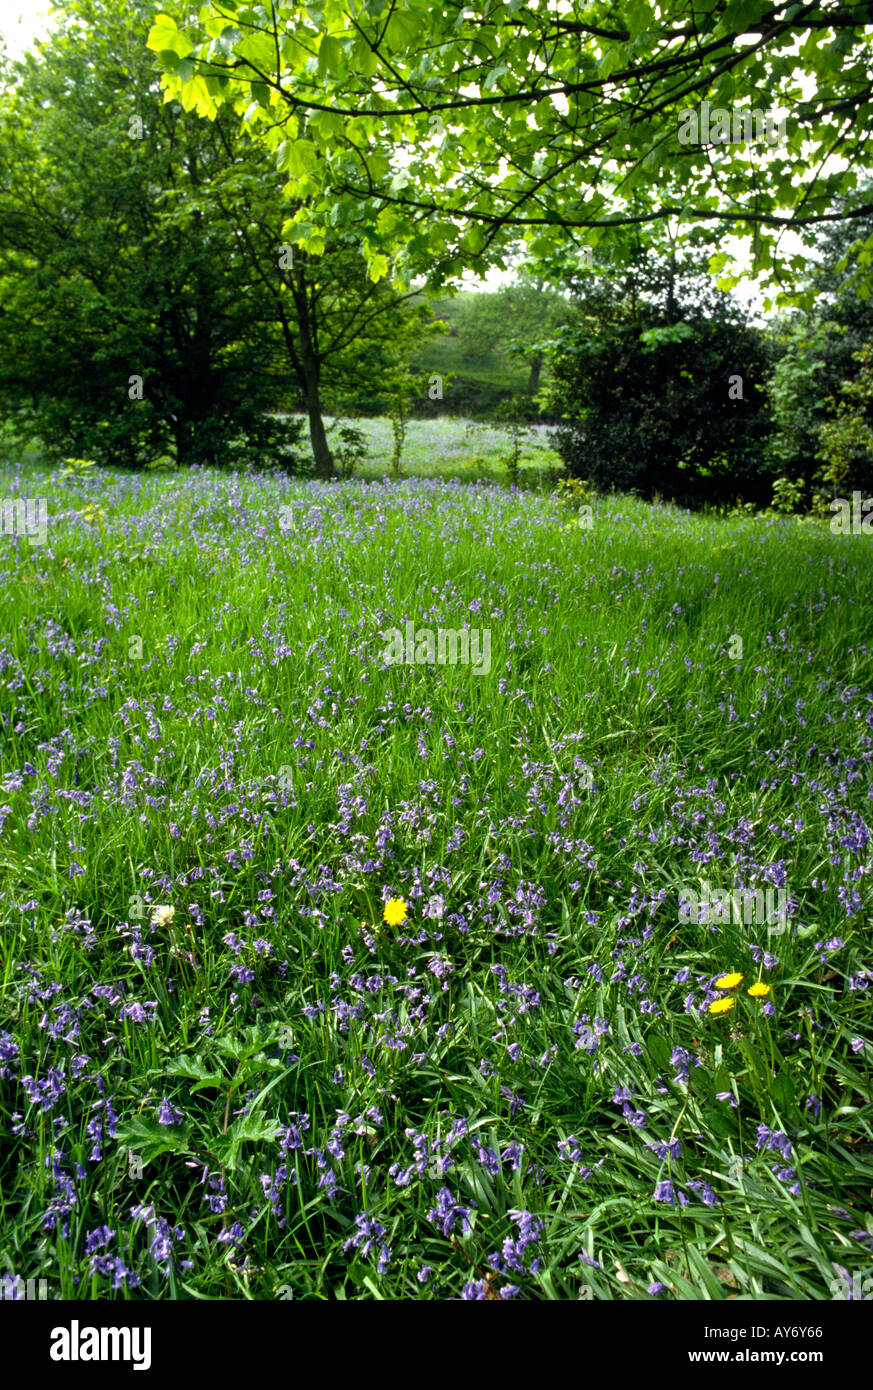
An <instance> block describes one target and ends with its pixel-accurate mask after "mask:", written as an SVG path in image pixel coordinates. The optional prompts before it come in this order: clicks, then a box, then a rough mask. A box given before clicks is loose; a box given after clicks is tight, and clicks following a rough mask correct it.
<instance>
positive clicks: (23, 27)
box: [0, 0, 50, 56]
mask: <svg viewBox="0 0 873 1390" xmlns="http://www.w3.org/2000/svg"><path fill="white" fill-rule="evenodd" d="M49 8H50V7H49V5H48V4H47V3H43V0H0V35H2V37H3V40H4V42H5V45H6V49H7V51H8V52H9V53H11V54H13V55H14V56H17V55H18V54H20V53H23V52H24V50H25V49H26V48H28V47H29V46H30V44H31V43H32V42H33V40H34V39H36V38H40V37H41V36H42V34H43V33H44V32H45V29H46V16H47V14H48V11H49Z"/></svg>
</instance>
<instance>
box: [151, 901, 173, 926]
mask: <svg viewBox="0 0 873 1390" xmlns="http://www.w3.org/2000/svg"><path fill="white" fill-rule="evenodd" d="M175 915H176V909H175V908H174V907H168V906H166V905H164V906H163V907H156V908H155V909H154V911H153V912H152V926H153V927H166V926H169V924H170V922H172V920H173V918H174V917H175Z"/></svg>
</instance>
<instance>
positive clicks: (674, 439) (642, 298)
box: [547, 257, 770, 505]
mask: <svg viewBox="0 0 873 1390" xmlns="http://www.w3.org/2000/svg"><path fill="white" fill-rule="evenodd" d="M571 283H572V285H573V288H574V289H575V290H576V296H575V302H576V305H577V311H576V319H575V323H573V324H572V325H571V326H569V327H566V328H559V329H558V330H557V332H556V334H555V344H554V347H553V349H552V355H551V367H552V372H553V378H554V384H553V385H552V386H551V387H550V389H549V391H548V392H547V399H548V402H549V405H550V408H551V409H553V410H554V411H556V412H557V413H559V414H560V416H561V418H562V420H563V424H562V427H561V429H560V431H559V433H558V446H559V448H560V451H561V455H562V457H563V459H564V461H565V463H566V466H567V469H568V471H569V472H570V473H571V474H572V475H573V476H577V477H583V478H587V479H590V481H591V482H592V483H593V484H594V486H595V487H596V488H597V489H598V490H600V491H609V490H610V489H611V488H615V489H618V490H619V491H636V492H639V493H640V494H641V495H642V496H645V497H647V498H652V497H654V496H655V494H656V493H657V494H659V495H661V496H665V497H667V498H670V499H672V500H675V501H680V502H683V503H684V504H686V505H699V504H700V503H702V502H704V501H718V500H721V501H726V500H728V498H730V497H732V496H734V495H735V494H736V493H737V492H738V491H740V492H742V493H743V495H744V496H746V497H748V498H749V499H750V500H753V501H760V502H763V501H765V500H766V499H768V498H769V496H770V482H769V477H768V475H767V473H766V460H765V456H764V445H765V441H766V437H767V429H768V417H767V411H766V401H765V398H764V395H763V390H762V386H763V383H764V382H765V381H766V377H767V373H768V369H769V361H770V354H769V351H768V347H767V343H766V341H765V339H764V337H763V335H762V334H761V332H760V331H758V330H756V329H754V328H752V327H751V326H749V325H747V324H746V323H745V322H744V321H743V319H742V317H741V315H739V313H738V312H737V311H736V309H735V308H733V307H732V306H730V305H729V304H727V303H726V302H724V301H723V300H719V299H717V298H716V299H715V300H713V297H712V294H711V291H709V290H707V289H706V288H705V287H704V288H702V289H701V288H700V286H701V284H702V282H701V280H700V274H699V269H698V268H697V267H696V265H695V262H694V260H693V259H692V260H690V261H689V262H688V263H687V266H686V267H683V264H682V263H680V262H679V261H678V260H677V259H676V258H675V257H673V258H671V259H668V260H667V261H666V262H654V263H641V264H640V265H639V268H638V270H637V271H636V273H635V275H634V276H633V277H632V278H630V280H626V281H625V283H624V284H622V283H621V282H611V281H606V280H603V281H601V282H600V283H599V284H597V286H596V287H595V288H594V289H593V290H588V289H587V288H586V287H584V286H582V285H581V284H577V283H576V282H575V281H571ZM740 392H741V394H739V393H740Z"/></svg>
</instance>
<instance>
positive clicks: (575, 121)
mask: <svg viewBox="0 0 873 1390" xmlns="http://www.w3.org/2000/svg"><path fill="white" fill-rule="evenodd" d="M771 10H772V7H771V6H768V5H767V4H766V3H764V0H760V3H758V2H757V0H750V3H748V4H745V3H744V4H739V3H732V4H728V5H726V6H719V7H716V6H711V5H706V6H704V7H703V10H702V12H701V11H700V10H699V9H698V10H697V11H696V12H695V14H694V18H693V22H692V29H691V30H689V27H688V26H689V14H688V7H687V5H686V4H685V3H684V0H669V3H665V4H662V5H660V6H658V7H657V10H656V9H655V8H654V7H652V6H650V5H642V4H639V5H637V4H634V5H631V6H624V7H618V8H616V7H615V6H610V5H597V6H595V7H594V9H593V10H592V9H591V7H590V6H587V5H585V6H582V5H573V6H571V7H570V9H568V11H567V13H566V15H564V16H562V17H561V18H559V19H558V20H555V18H554V16H553V14H552V12H551V10H550V9H549V7H540V6H535V5H529V6H519V5H515V4H513V5H511V6H510V13H511V19H510V20H509V22H507V9H506V6H502V5H498V6H496V7H494V6H491V5H484V4H481V3H477V4H472V5H469V6H467V7H466V8H465V9H464V10H463V11H458V10H457V9H456V8H455V7H453V6H422V4H421V3H420V0H372V3H368V4H367V5H366V6H364V7H359V6H347V5H341V4H337V5H333V6H329V7H328V9H327V10H322V9H321V8H320V7H316V8H313V7H312V6H310V5H306V4H301V3H295V0H276V3H275V4H273V5H271V6H270V7H257V6H254V7H247V8H246V11H245V15H246V18H245V23H243V24H241V23H238V16H237V15H236V13H235V10H234V7H231V8H230V9H229V10H227V11H223V10H221V9H219V11H218V12H217V13H216V12H215V11H213V10H204V11H203V12H202V18H201V20H200V23H199V24H196V23H189V24H186V25H185V30H184V34H182V33H181V32H180V31H178V30H177V29H176V26H175V25H174V24H173V23H172V22H171V21H166V20H164V19H161V20H159V21H158V22H157V23H156V24H155V26H154V28H153V30H152V33H151V35H150V37H149V43H150V45H151V47H152V48H153V50H154V51H155V52H156V53H157V54H158V58H159V61H160V63H161V66H162V67H163V69H164V83H165V85H166V88H167V90H168V91H169V92H170V94H171V95H172V96H173V97H175V98H177V99H179V100H181V101H182V102H183V103H185V104H186V105H187V107H189V108H190V109H193V110H196V111H199V112H200V113H202V114H203V115H206V116H213V115H214V114H215V111H216V108H217V106H218V105H220V104H235V106H236V107H237V109H238V110H240V111H242V112H244V113H245V119H246V120H247V122H248V123H249V124H250V126H251V128H252V130H253V132H255V134H256V136H257V138H258V139H259V140H261V141H262V143H263V144H264V146H265V148H266V149H267V150H268V151H269V152H270V154H271V155H272V157H273V158H274V159H275V160H276V163H277V167H278V168H280V169H281V170H282V171H283V173H284V174H286V175H287V177H288V188H289V192H290V193H291V194H292V195H293V196H297V197H300V198H301V199H303V200H305V201H306V202H307V205H308V208H309V213H308V216H307V228H306V230H305V234H304V237H305V239H304V242H303V243H302V244H308V245H310V246H313V247H314V246H317V245H319V244H320V242H321V241H322V240H323V237H324V235H325V230H326V228H328V227H329V226H334V225H336V222H337V220H338V219H339V220H345V221H351V220H352V219H353V218H354V216H355V215H356V214H359V215H361V216H362V218H363V220H364V223H365V225H366V227H367V234H366V238H365V239H364V242H363V251H364V255H365V257H366V259H367V262H368V265H369V273H370V275H371V276H372V277H373V279H374V280H377V279H379V278H380V277H383V276H392V277H397V278H399V279H401V280H403V279H407V278H408V277H409V275H411V274H414V273H416V271H418V272H420V273H422V274H425V275H426V276H427V277H428V279H429V281H430V282H431V283H432V284H434V285H438V284H446V283H450V282H452V281H453V280H455V279H456V278H457V276H458V275H459V273H460V272H461V271H462V270H463V269H464V268H465V267H466V266H469V265H471V264H473V263H475V264H477V266H478V268H480V269H482V270H484V269H486V268H488V267H490V266H498V265H502V264H503V263H504V257H505V255H506V252H507V247H508V245H509V244H510V243H512V242H513V241H516V240H518V239H519V238H520V237H523V239H524V241H525V244H526V249H527V253H528V255H529V256H531V257H544V256H548V255H550V254H552V253H553V252H556V251H560V250H561V249H562V247H563V246H564V245H565V243H566V241H567V238H568V234H569V236H571V237H572V238H573V239H574V240H575V241H576V242H577V244H579V243H584V244H585V245H586V246H587V247H588V248H590V249H592V250H593V251H595V252H596V251H598V250H600V248H601V247H602V245H603V244H604V243H609V245H610V247H613V245H614V247H615V253H616V258H617V260H618V259H620V258H621V257H622V256H624V255H625V253H626V252H627V249H628V247H627V242H626V240H625V238H624V237H623V232H624V230H625V229H626V228H627V227H628V226H629V225H634V226H636V227H637V228H650V229H657V228H659V227H664V226H667V225H669V224H670V223H671V222H672V223H675V224H677V225H678V226H679V227H680V229H681V231H682V233H685V232H686V231H688V230H689V229H693V228H700V227H707V228H709V229H710V230H715V231H719V230H729V231H730V232H731V233H732V234H739V235H741V236H743V237H745V238H747V239H748V241H749V243H750V245H751V249H752V252H753V256H754V270H755V272H756V273H758V274H761V275H763V276H767V275H770V276H771V277H772V278H773V279H774V280H775V281H777V283H778V284H779V285H780V286H781V285H786V284H787V285H788V287H789V288H790V280H791V277H792V276H794V275H798V274H802V273H803V271H804V269H805V264H806V261H805V257H804V255H803V254H802V252H796V251H792V250H786V249H785V238H784V232H785V226H786V225H789V226H790V225H792V224H795V225H796V226H797V229H798V230H799V231H800V232H801V234H803V235H806V236H807V237H809V235H810V229H812V228H814V226H815V225H816V222H817V219H821V218H825V217H828V216H829V215H830V211H831V208H832V207H833V205H834V203H835V201H836V199H837V197H838V196H839V195H840V194H844V193H845V192H846V191H847V189H851V188H852V187H853V186H854V184H855V182H856V180H857V176H856V174H855V172H854V171H855V170H856V169H857V168H862V167H864V165H865V161H866V158H867V144H868V139H869V135H868V120H867V117H868V114H869V111H868V106H869V81H868V69H869V63H870V56H871V34H870V30H869V26H868V25H867V24H866V22H865V17H866V11H865V10H864V8H863V7H859V8H858V10H857V11H852V10H851V7H850V11H849V13H851V14H853V15H856V16H857V22H855V21H854V19H853V20H851V21H850V20H849V19H848V14H844V12H843V11H837V10H835V11H834V15H835V16H836V15H837V14H839V19H836V18H835V20H834V22H835V23H839V24H840V28H839V29H838V31H837V33H836V36H835V35H834V32H833V29H832V27H831V26H830V25H829V24H828V23H827V22H826V21H822V20H820V19H819V18H817V17H816V16H815V15H814V16H813V17H812V18H811V19H810V16H809V11H808V8H807V7H805V6H803V5H796V6H794V5H793V6H789V7H788V8H785V7H782V8H781V9H778V10H775V11H773V12H772V13H770V11H771ZM765 14H766V16H767V20H766V23H764V25H763V28H762V16H764V15H765ZM326 16H329V18H326ZM274 26H275V32H278V33H279V34H284V35H286V36H287V41H285V42H276V40H275V37H274ZM690 33H693V34H694V35H695V38H694V41H690V39H689V34H690ZM292 35H293V41H292V40H291V36H292ZM191 44H193V48H192V47H190V45H191ZM316 53H317V60H315V61H314V58H315V55H316ZM786 53H791V54H792V55H793V57H792V60H791V61H790V62H789V61H788V60H787V59H786V57H785V55H786ZM183 54H184V56H182V55H183ZM386 73H390V74H391V78H390V84H391V85H390V88H388V87H386V79H385V78H384V74H386ZM377 74H379V75H380V76H379V85H378V91H376V90H374V78H376V75H377ZM799 84H800V87H805V88H808V93H807V95H806V96H805V97H804V98H803V99H802V100H800V99H799V98H798V90H799ZM545 93H548V97H546V96H545ZM437 97H438V105H439V111H438V112H437V111H434V110H433V109H432V108H433V106H434V104H436V98H437ZM704 100H705V101H707V102H709V104H710V105H711V106H712V107H713V108H714V109H717V110H726V111H727V112H728V113H732V112H734V113H736V115H737V116H739V117H741V116H742V115H743V113H746V115H750V113H751V111H752V110H753V109H759V110H762V111H764V112H766V113H768V114H771V113H772V115H773V117H774V120H776V119H777V118H778V117H779V116H781V114H782V113H783V112H787V113H788V114H787V116H786V118H785V120H784V122H783V124H782V126H781V127H777V128H776V129H774V130H772V131H771V130H767V129H766V128H765V130H764V131H763V132H761V131H758V129H757V127H754V128H750V130H749V131H748V133H745V131H744V129H743V128H741V129H740V131H739V133H738V134H737V138H736V140H734V139H733V135H734V130H733V127H732V128H731V138H730V139H729V140H727V141H724V140H721V139H720V137H718V136H713V137H712V138H710V137H709V136H708V135H707V134H706V133H704V131H703V130H702V129H700V128H698V131H697V134H696V135H695V136H694V138H692V139H690V141H689V140H686V139H685V138H684V136H683V133H682V132H683V130H684V131H685V132H686V133H688V123H687V121H686V119H685V117H686V114H690V110H691V108H695V113H696V109H697V108H698V107H699V103H700V102H702V101H704ZM350 112H352V113H354V114H351V115H350V114H349V113H350ZM628 113H633V115H632V119H631V118H630V116H629V114H628ZM729 123H730V118H729ZM753 124H754V123H753ZM340 132H342V135H343V137H344V138H343V140H338V138H337V137H338V134H339V133H340ZM401 152H402V155H401ZM483 170H487V177H483V172H482V171H483ZM568 173H569V176H568ZM338 198H341V200H342V202H343V204H344V206H343V207H342V208H341V209H340V212H339V214H338V212H337V202H338ZM350 202H351V203H354V205H355V209H354V210H353V209H352V207H350V206H349V204H350ZM629 203H630V204H633V205H634V206H633V209H632V211H631V212H630V213H629V211H628V204H629ZM744 214H746V216H744ZM629 219H630V220H629ZM715 269H716V273H719V274H720V275H721V280H722V283H723V284H724V285H725V286H726V287H727V286H729V285H730V284H731V283H735V282H736V274H735V272H734V270H733V268H732V267H731V266H730V265H729V264H728V257H727V253H725V252H722V253H720V258H719V264H718V265H717V267H715ZM868 273H869V269H868Z"/></svg>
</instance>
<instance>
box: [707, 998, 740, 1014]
mask: <svg viewBox="0 0 873 1390" xmlns="http://www.w3.org/2000/svg"><path fill="white" fill-rule="evenodd" d="M736 1002H737V1001H736V999H714V1000H713V1002H712V1003H711V1004H710V1006H709V1012H710V1013H711V1014H726V1013H727V1011H728V1009H732V1008H733V1006H734V1004H735V1003H736Z"/></svg>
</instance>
